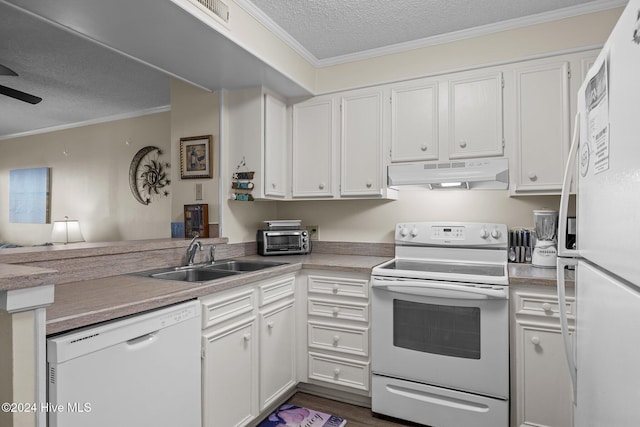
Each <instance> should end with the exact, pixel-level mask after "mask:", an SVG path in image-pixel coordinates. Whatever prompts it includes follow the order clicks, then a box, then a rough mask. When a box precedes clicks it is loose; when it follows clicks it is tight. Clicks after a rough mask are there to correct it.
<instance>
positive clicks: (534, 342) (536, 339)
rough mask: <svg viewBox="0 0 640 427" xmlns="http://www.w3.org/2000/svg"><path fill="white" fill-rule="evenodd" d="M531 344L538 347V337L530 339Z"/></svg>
mask: <svg viewBox="0 0 640 427" xmlns="http://www.w3.org/2000/svg"><path fill="white" fill-rule="evenodd" d="M531 343H532V344H533V345H540V337H538V336H533V337H531Z"/></svg>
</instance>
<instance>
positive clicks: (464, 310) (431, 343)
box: [393, 299, 480, 359]
mask: <svg viewBox="0 0 640 427" xmlns="http://www.w3.org/2000/svg"><path fill="white" fill-rule="evenodd" d="M393 345H394V346H395V347H401V348H406V349H409V350H415V351H419V352H422V353H431V354H441V355H443V356H451V357H462V358H466V359H480V308H479V307H460V306H449V305H437V304H424V303H418V302H413V301H405V300H398V299H394V300H393Z"/></svg>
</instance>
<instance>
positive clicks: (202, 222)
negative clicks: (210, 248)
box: [184, 205, 209, 239]
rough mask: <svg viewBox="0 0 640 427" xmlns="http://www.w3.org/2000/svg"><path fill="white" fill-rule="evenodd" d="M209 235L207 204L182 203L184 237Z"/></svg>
mask: <svg viewBox="0 0 640 427" xmlns="http://www.w3.org/2000/svg"><path fill="white" fill-rule="evenodd" d="M196 233H198V235H199V236H200V237H209V205H184V237H185V238H187V239H190V238H192V237H193V236H194V235H195V234H196Z"/></svg>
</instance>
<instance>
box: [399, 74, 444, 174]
mask: <svg viewBox="0 0 640 427" xmlns="http://www.w3.org/2000/svg"><path fill="white" fill-rule="evenodd" d="M438 151H439V150H438V81H437V80H427V81H423V80H421V81H420V82H417V83H412V84H411V85H410V86H406V87H393V88H392V89H391V161H392V162H406V161H421V160H438Z"/></svg>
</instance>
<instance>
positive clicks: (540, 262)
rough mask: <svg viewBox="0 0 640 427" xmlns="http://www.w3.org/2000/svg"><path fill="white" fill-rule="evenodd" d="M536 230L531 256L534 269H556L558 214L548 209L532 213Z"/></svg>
mask: <svg viewBox="0 0 640 427" xmlns="http://www.w3.org/2000/svg"><path fill="white" fill-rule="evenodd" d="M533 222H534V225H535V229H536V244H535V246H534V248H533V255H532V256H531V265H533V266H534V267H543V268H556V257H557V256H558V250H557V245H558V240H557V235H558V212H557V211H552V210H548V209H540V210H535V211H533Z"/></svg>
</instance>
